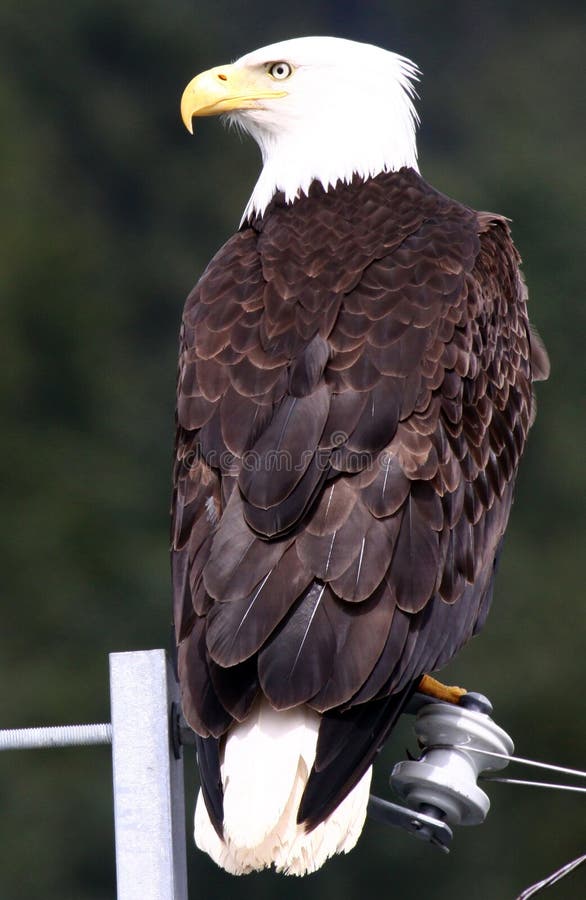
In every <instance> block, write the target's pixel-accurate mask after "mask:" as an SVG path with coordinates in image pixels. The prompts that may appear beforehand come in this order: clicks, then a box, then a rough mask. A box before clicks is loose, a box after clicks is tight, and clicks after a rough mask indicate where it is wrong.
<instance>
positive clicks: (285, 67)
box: [267, 62, 293, 81]
mask: <svg viewBox="0 0 586 900" xmlns="http://www.w3.org/2000/svg"><path fill="white" fill-rule="evenodd" d="M267 71H268V73H269V75H270V76H271V78H274V79H275V81H284V80H285V79H286V78H289V76H290V75H292V74H293V69H292V67H291V66H290V65H289V63H286V62H276V63H271V65H270V66H269V68H268V70H267Z"/></svg>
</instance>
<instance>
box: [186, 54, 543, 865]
mask: <svg viewBox="0 0 586 900" xmlns="http://www.w3.org/2000/svg"><path fill="white" fill-rule="evenodd" d="M416 77H417V68H416V67H415V65H414V64H413V63H411V62H409V61H408V60H407V59H405V58H403V57H401V56H398V55H396V54H394V53H391V52H388V51H386V50H382V49H380V48H377V47H374V46H370V45H365V44H360V43H355V42H352V41H346V40H341V39H335V38H325V37H312V38H301V39H295V40H291V41H285V42H284V43H280V44H275V45H272V46H270V47H265V48H263V49H261V50H257V51H255V52H253V53H250V54H248V55H246V56H243V57H242V58H241V59H239V60H237V61H236V62H235V63H233V64H232V65H225V66H219V67H217V68H214V69H211V70H209V71H207V72H204V73H202V74H200V75H198V76H197V77H196V78H194V79H193V80H192V81H191V82H190V83H189V84H188V86H187V87H186V89H185V91H184V94H183V97H182V100H181V113H182V117H183V120H184V122H185V125H186V126H187V128H188V129H189V130H190V131H191V129H192V118H193V117H194V116H211V115H222V116H225V117H227V118H228V120H229V121H230V122H232V123H235V124H236V125H237V126H238V127H239V128H241V129H242V130H243V131H245V132H247V133H248V134H250V135H251V136H252V137H253V138H254V139H255V140H256V142H257V143H258V145H259V147H260V150H261V153H262V160H263V168H262V172H261V174H260V177H259V179H258V182H257V184H256V186H255V188H254V190H253V192H252V196H251V198H250V200H249V202H248V205H247V206H246V209H245V211H244V216H243V219H242V222H241V225H240V228H239V230H238V231H237V232H236V233H235V234H234V235H233V236H232V237H231V238H230V239H229V240H228V241H227V243H226V244H225V245H224V246H223V247H222V248H221V249H220V250H219V251H218V253H217V254H216V255H215V256H214V258H213V259H212V260H211V262H210V263H209V265H208V267H207V268H206V270H205V271H204V273H203V275H202V276H201V278H200V280H199V282H198V283H197V285H196V286H195V288H194V290H193V291H192V293H191V294H190V295H189V297H188V299H187V302H186V305H185V310H184V314H183V321H182V328H181V337H180V361H179V380H178V396H177V436H176V464H175V471H174V488H175V489H174V500H173V521H174V526H173V548H172V559H173V580H174V616H175V624H176V636H177V645H178V669H179V677H180V682H181V691H182V703H183V709H184V713H185V716H186V718H187V721H188V722H189V723H190V725H191V726H192V728H193V729H194V730H195V732H196V733H197V735H198V738H197V744H198V761H199V769H200V775H201V791H200V794H199V797H198V802H197V806H196V815H195V839H196V842H197V844H198V845H199V846H200V847H201V848H202V849H204V850H205V851H207V852H208V853H209V854H210V855H211V856H212V858H213V859H214V860H216V862H217V863H218V864H219V865H220V866H222V867H223V868H224V869H226V870H227V871H229V872H232V873H246V872H249V871H251V870H255V869H261V868H264V867H266V866H270V865H274V866H275V867H276V869H277V870H279V871H283V872H286V873H293V874H305V873H307V872H311V871H314V870H315V869H316V868H318V867H319V866H321V865H322V864H323V862H324V861H325V860H326V859H327V858H328V857H330V856H331V855H333V854H334V853H336V852H347V851H348V850H350V849H351V848H352V847H353V846H354V844H355V843H356V841H357V839H358V837H359V834H360V831H361V828H362V825H363V823H364V818H365V815H366V804H367V800H368V795H369V784H370V778H371V771H372V763H373V760H374V757H375V756H376V754H377V752H378V750H379V749H380V748H381V746H382V745H383V743H384V742H385V740H386V739H387V738H388V736H389V733H390V732H391V730H392V728H393V726H394V725H395V723H396V721H397V718H398V716H399V715H400V713H401V711H402V709H403V708H404V706H405V704H406V702H407V701H408V699H409V697H410V696H411V694H412V692H413V691H414V690H415V689H416V688H417V687H418V685H419V684H420V682H421V679H422V675H423V674H424V673H428V672H430V671H433V670H436V669H438V668H439V667H441V666H442V665H444V664H445V663H446V662H447V661H448V660H449V659H450V658H451V657H452V656H453V655H454V654H455V653H456V651H457V650H458V649H459V648H460V647H462V645H463V644H464V643H465V642H466V641H467V640H468V639H469V638H470V637H472V635H473V634H475V633H476V632H477V631H478V630H479V629H480V627H481V626H482V624H483V623H484V620H485V617H486V614H487V611H488V608H489V605H490V601H491V595H492V587H493V578H494V571H495V563H496V559H497V557H498V554H499V550H500V547H501V543H502V539H503V534H504V531H505V527H506V524H507V520H508V517H509V511H510V507H511V501H512V496H513V488H514V482H515V476H516V472H517V466H518V463H519V459H520V457H521V454H522V452H523V448H524V446H525V440H526V437H527V432H528V430H529V427H530V425H531V423H532V421H533V417H534V399H533V394H532V382H533V381H534V380H537V379H541V378H545V377H547V372H548V363H547V355H546V353H545V350H544V349H543V347H542V345H541V343H540V342H539V339H538V338H537V336H536V334H535V333H534V332H532V330H531V328H530V325H529V321H528V318H527V308H526V301H527V294H526V290H525V286H524V283H523V280H522V276H521V273H520V270H519V261H520V260H519V256H518V254H517V251H516V249H515V247H514V245H513V243H512V240H511V236H510V233H509V227H508V224H507V220H506V219H505V218H503V217H502V216H500V215H494V214H491V213H485V212H475V211H474V210H472V209H470V208H468V207H467V206H464V205H462V204H461V203H458V202H457V201H455V200H452V199H450V198H449V197H447V196H445V195H443V194H441V193H440V192H439V191H437V190H435V189H434V188H433V187H431V186H430V185H429V184H427V183H426V182H425V181H424V180H423V178H422V177H421V176H420V174H419V171H418V167H417V152H416V142H415V130H416V124H417V114H416V112H415V109H414V106H413V97H414V89H413V81H414V79H416Z"/></svg>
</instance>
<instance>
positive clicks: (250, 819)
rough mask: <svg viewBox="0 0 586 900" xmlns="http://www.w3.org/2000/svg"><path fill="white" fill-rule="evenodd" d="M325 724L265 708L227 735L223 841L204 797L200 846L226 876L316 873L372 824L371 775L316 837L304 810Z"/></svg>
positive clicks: (309, 713) (308, 714)
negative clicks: (271, 869)
mask: <svg viewBox="0 0 586 900" xmlns="http://www.w3.org/2000/svg"><path fill="white" fill-rule="evenodd" d="M319 722H320V718H319V716H318V715H317V713H315V712H313V710H310V709H307V708H304V707H298V708H296V709H291V710H285V711H281V712H279V711H276V710H274V709H272V708H271V707H270V706H269V705H268V703H266V702H263V703H261V704H260V705H259V706H258V707H257V709H256V710H255V712H254V713H253V714H252V715H251V716H250V717H249V718H248V719H247V720H246V722H243V723H242V724H237V725H235V726H233V728H232V730H231V731H230V732H229V733H228V738H227V740H226V746H225V749H224V758H223V761H222V767H221V772H222V784H223V787H224V841H221V840H220V838H219V837H218V835H217V834H216V832H215V830H214V828H213V826H212V824H211V822H210V819H209V816H208V813H207V810H206V808H205V803H204V801H203V797H202V794H201V791H200V792H199V796H198V799H197V805H196V811H195V842H196V844H197V846H198V847H199V848H200V850H204V851H205V852H206V853H208V854H209V855H210V856H211V857H212V859H213V860H214V861H215V862H216V863H217V864H218V865H219V866H221V867H222V868H223V869H225V870H226V871H227V872H231V873H232V874H234V875H243V874H246V873H247V872H251V871H253V870H255V869H264V868H266V867H268V866H271V865H274V866H275V868H276V869H277V871H279V872H285V873H286V874H289V875H305V874H307V873H309V872H314V871H315V870H316V869H319V867H320V866H322V865H323V864H324V862H325V861H326V859H328V858H329V857H330V856H333V854H334V853H348V851H349V850H351V849H352V848H353V847H354V845H355V844H356V841H357V840H358V838H359V837H360V832H361V831H362V827H363V825H364V819H365V817H366V806H367V803H368V795H369V789H370V778H371V774H372V769H369V770H368V772H367V773H366V774H365V775H364V776H363V778H362V779H361V781H360V782H359V783H358V784H357V785H356V787H355V788H354V790H353V791H351V792H350V794H349V795H348V796H347V797H346V799H345V800H344V801H343V802H342V803H341V804H340V805H339V806H338V807H337V809H335V810H334V812H333V813H331V815H330V816H328V818H327V819H326V820H325V821H324V822H322V823H321V824H320V825H318V826H317V828H314V830H313V831H311V832H310V833H309V834H307V833H306V832H305V829H304V827H303V826H302V825H301V826H300V825H298V824H297V821H296V819H297V810H298V807H299V802H300V800H301V795H302V794H303V791H304V788H305V785H306V783H307V779H308V776H309V772H310V771H311V767H312V765H313V761H314V758H315V748H316V745H317V734H318V729H319Z"/></svg>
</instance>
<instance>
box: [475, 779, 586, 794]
mask: <svg viewBox="0 0 586 900" xmlns="http://www.w3.org/2000/svg"><path fill="white" fill-rule="evenodd" d="M481 780H482V781H484V783H485V784H486V783H487V782H490V781H498V782H500V783H501V784H521V785H526V786H527V787H539V788H550V789H551V790H556V791H573V792H574V793H575V794H586V787H578V786H577V785H573V784H555V783H552V782H550V781H523V780H521V779H520V778H492V777H491V776H490V775H488V776H486V777H481Z"/></svg>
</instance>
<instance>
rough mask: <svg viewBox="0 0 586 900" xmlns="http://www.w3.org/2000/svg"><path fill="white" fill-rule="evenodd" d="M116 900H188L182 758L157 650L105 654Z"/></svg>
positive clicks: (171, 693)
mask: <svg viewBox="0 0 586 900" xmlns="http://www.w3.org/2000/svg"><path fill="white" fill-rule="evenodd" d="M110 697H111V706H112V764H113V774H114V817H115V827H116V873H117V896H118V900H187V869H186V859H185V801H184V792H183V760H182V759H181V758H180V759H176V758H175V753H174V750H173V740H172V733H171V731H172V722H171V704H172V703H173V702H174V701H177V700H178V697H177V684H176V681H175V677H174V675H173V672H172V670H171V667H170V665H169V662H168V660H167V658H166V654H165V652H164V651H163V650H149V651H138V652H132V653H112V654H110Z"/></svg>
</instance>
